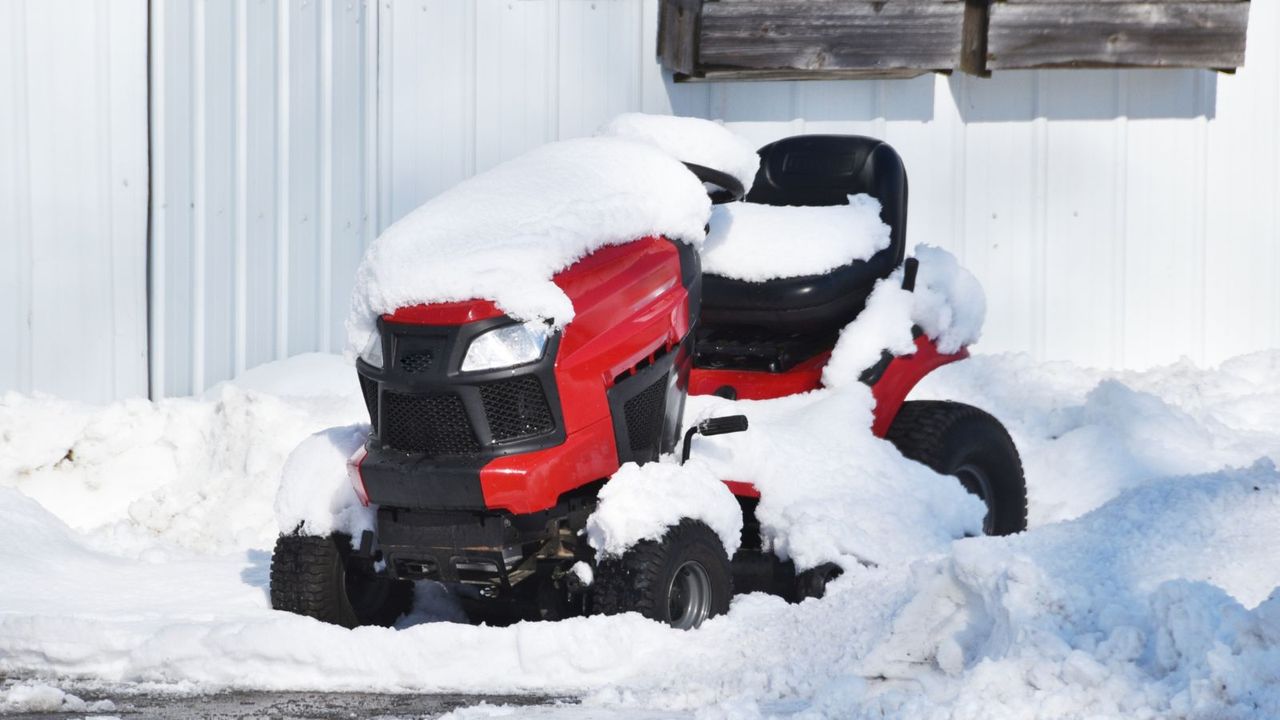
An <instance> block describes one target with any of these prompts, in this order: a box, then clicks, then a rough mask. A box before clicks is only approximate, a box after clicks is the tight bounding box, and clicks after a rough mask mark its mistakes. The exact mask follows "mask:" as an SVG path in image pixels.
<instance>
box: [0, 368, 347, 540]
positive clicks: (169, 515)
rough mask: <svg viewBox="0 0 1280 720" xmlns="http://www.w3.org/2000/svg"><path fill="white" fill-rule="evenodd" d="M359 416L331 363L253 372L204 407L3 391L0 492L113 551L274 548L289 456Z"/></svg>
mask: <svg viewBox="0 0 1280 720" xmlns="http://www.w3.org/2000/svg"><path fill="white" fill-rule="evenodd" d="M271 374H274V375H276V377H274V378H272V377H269V375H271ZM279 381H286V384H283V385H280V386H279V390H276V392H275V393H274V394H272V393H269V392H266V390H275V389H276V388H275V386H273V384H272V383H276V382H279ZM255 384H256V385H257V386H258V388H259V389H256V390H254V389H249V388H253V387H254V386H255ZM339 389H341V392H338V390H339ZM294 392H322V393H323V394H322V395H309V396H308V395H294V394H292V393H294ZM364 415H365V411H364V404H363V401H362V400H361V399H360V395H359V386H358V385H357V382H356V378H355V372H354V371H353V370H352V368H351V366H349V365H347V364H345V363H343V362H342V360H341V358H338V357H335V356H332V355H303V356H299V357H296V358H293V359H290V360H289V361H288V362H286V363H280V364H278V365H273V366H268V367H267V368H265V369H259V370H254V371H251V372H250V373H248V374H247V375H246V376H245V378H243V379H242V380H237V381H236V382H234V383H228V384H223V385H220V386H218V387H216V388H213V389H211V390H210V391H209V392H207V393H206V394H205V397H204V398H203V399H193V398H181V399H171V400H163V401H160V402H157V403H151V402H147V401H144V400H126V401H123V402H118V403H114V404H112V405H108V406H105V407H101V406H93V405H87V404H83V403H76V402H68V401H64V400H57V399H54V398H48V397H24V396H21V395H17V394H13V393H10V394H8V395H5V396H3V397H2V398H0V487H5V486H8V487H14V488H17V489H18V490H20V491H21V492H22V493H24V494H25V495H27V496H29V497H31V498H34V499H35V500H37V501H39V502H40V503H41V504H42V505H44V506H45V507H47V508H49V509H50V510H51V511H52V512H54V513H56V514H57V516H58V517H59V518H60V519H61V520H62V521H64V522H66V523H67V524H69V525H70V526H71V527H73V528H75V529H77V530H79V531H84V532H96V533H98V534H100V535H103V536H111V537H112V542H114V543H119V542H124V540H125V538H126V537H136V538H137V544H139V545H140V546H149V545H152V544H153V540H154V539H155V538H157V537H159V538H163V539H164V540H166V541H167V542H169V543H173V544H176V545H180V546H183V547H187V548H191V549H195V550H199V551H206V552H209V551H214V552H216V551H226V550H230V549H238V548H243V547H270V546H271V544H272V542H274V539H275V536H276V523H275V520H274V518H273V516H272V512H271V505H272V500H273V498H274V497H275V495H276V489H277V488H278V487H279V482H280V471H281V467H282V466H283V464H284V460H285V458H286V457H287V456H288V455H289V453H290V452H291V451H292V450H293V449H294V448H295V447H297V445H298V443H299V442H301V441H302V440H303V439H304V438H306V437H307V436H308V435H310V434H311V433H313V432H316V431H317V430H320V429H321V428H324V427H327V426H331V425H337V424H347V423H351V422H354V421H358V420H360V419H361V416H364ZM366 419H367V416H366Z"/></svg>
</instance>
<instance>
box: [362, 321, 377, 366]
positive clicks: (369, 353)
mask: <svg viewBox="0 0 1280 720" xmlns="http://www.w3.org/2000/svg"><path fill="white" fill-rule="evenodd" d="M360 359H361V360H363V361H365V362H367V363H369V364H370V365H372V366H374V367H376V368H378V369H379V370H381V369H382V333H380V332H378V331H377V330H374V331H373V335H371V336H370V337H369V344H368V345H365V346H364V350H361V351H360Z"/></svg>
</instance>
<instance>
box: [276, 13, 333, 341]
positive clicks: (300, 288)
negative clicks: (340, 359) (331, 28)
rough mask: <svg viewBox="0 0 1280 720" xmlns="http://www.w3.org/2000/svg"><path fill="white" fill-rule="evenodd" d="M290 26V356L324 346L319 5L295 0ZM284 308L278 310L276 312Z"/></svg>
mask: <svg viewBox="0 0 1280 720" xmlns="http://www.w3.org/2000/svg"><path fill="white" fill-rule="evenodd" d="M287 8H288V13H289V25H288V60H289V63H288V65H289V66H288V70H287V74H288V83H289V84H288V87H289V95H288V97H287V98H285V99H284V102H285V103H286V105H287V107H288V113H287V117H288V122H287V124H286V123H282V127H284V128H286V136H287V142H288V154H287V163H286V167H287V168H288V192H287V200H288V210H287V212H283V213H282V214H281V217H282V218H284V219H285V222H284V224H283V228H284V232H286V233H287V235H285V237H284V238H282V239H283V240H284V241H285V242H286V243H287V246H288V278H289V282H288V292H287V294H286V295H285V298H284V300H285V303H286V305H287V322H288V353H289V354H291V355H292V354H297V353H300V352H309V351H312V350H315V349H316V348H318V347H320V326H321V324H322V313H321V302H322V300H321V298H320V292H319V283H320V265H321V263H320V255H321V247H320V203H321V199H320V185H321V183H320V172H321V162H320V157H321V155H322V154H323V153H324V151H325V149H324V148H323V147H322V146H321V141H320V102H321V93H324V92H327V91H328V88H322V87H321V85H320V75H319V73H317V72H314V71H312V70H311V68H317V67H319V66H320V61H321V52H320V49H321V39H320V15H321V12H322V11H321V10H320V8H319V7H318V6H317V4H316V3H314V2H300V1H294V2H290V3H289V4H288V6H287ZM277 309H279V308H277Z"/></svg>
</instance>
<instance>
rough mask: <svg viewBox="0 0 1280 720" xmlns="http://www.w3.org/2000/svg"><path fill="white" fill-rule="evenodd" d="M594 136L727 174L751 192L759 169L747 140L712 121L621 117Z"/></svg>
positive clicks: (632, 115) (628, 115)
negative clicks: (644, 146) (639, 144)
mask: <svg viewBox="0 0 1280 720" xmlns="http://www.w3.org/2000/svg"><path fill="white" fill-rule="evenodd" d="M596 135H597V136H603V137H616V138H625V139H627V140H635V141H638V142H642V143H646V144H649V145H653V146H655V147H658V148H659V149H661V150H662V151H663V152H665V153H667V154H668V155H670V156H672V157H674V158H676V159H677V160H679V161H680V162H689V163H693V164H695V165H701V166H703V167H709V168H711V169H712V170H719V171H721V172H725V173H729V174H730V175H732V176H733V177H735V178H737V180H738V181H739V182H741V183H742V187H743V188H745V189H746V190H751V184H752V183H754V182H755V179H756V171H757V170H759V169H760V156H759V155H758V154H757V153H756V149H755V148H754V147H752V146H751V144H750V143H748V142H747V140H746V138H743V137H742V136H740V135H738V134H736V133H734V132H733V131H732V130H730V129H729V128H727V127H725V126H724V125H722V124H721V123H718V122H715V121H712V120H703V119H701V118H693V117H675V116H672V115H646V114H644V113H624V114H622V115H619V116H617V117H615V118H614V119H613V120H610V121H609V122H607V123H605V124H604V125H603V126H602V127H601V128H600V129H599V130H597V131H596Z"/></svg>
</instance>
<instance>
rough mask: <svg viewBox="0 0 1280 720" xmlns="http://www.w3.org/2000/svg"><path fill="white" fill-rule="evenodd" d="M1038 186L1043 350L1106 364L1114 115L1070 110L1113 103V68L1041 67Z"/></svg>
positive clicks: (1109, 359)
mask: <svg viewBox="0 0 1280 720" xmlns="http://www.w3.org/2000/svg"><path fill="white" fill-rule="evenodd" d="M1044 82H1045V83H1046V84H1047V85H1048V87H1047V88H1046V92H1045V99H1046V106H1045V107H1044V108H1043V109H1044V112H1045V114H1046V115H1047V116H1048V118H1050V119H1049V120H1048V122H1047V126H1046V133H1047V137H1046V141H1047V143H1048V144H1047V148H1046V152H1047V156H1046V163H1047V165H1046V173H1045V177H1046V185H1045V188H1044V191H1045V199H1044V203H1043V205H1044V212H1045V213H1046V217H1045V219H1044V227H1045V229H1046V235H1045V273H1044V285H1043V288H1042V292H1043V293H1044V295H1045V316H1044V322H1045V328H1044V336H1045V348H1044V354H1045V357H1047V358H1053V359H1055V360H1071V361H1074V362H1078V363H1082V364H1085V365H1093V366H1105V365H1111V364H1113V363H1114V362H1115V361H1116V360H1117V359H1118V353H1119V347H1118V346H1116V344H1115V342H1114V341H1115V339H1116V337H1117V334H1118V333H1117V327H1116V326H1117V325H1119V323H1120V321H1121V319H1122V318H1121V317H1120V314H1119V313H1116V312H1115V311H1114V310H1115V308H1116V307H1118V306H1119V300H1120V299H1119V298H1118V297H1116V294H1115V293H1116V288H1117V283H1116V282H1115V280H1114V276H1115V275H1116V274H1118V273H1119V272H1120V269H1119V268H1117V266H1116V263H1115V261H1114V260H1115V252H1114V250H1113V248H1114V247H1115V244H1116V243H1117V242H1120V238H1119V237H1117V236H1116V229H1117V228H1116V223H1115V213H1116V207H1115V202H1116V196H1117V187H1116V184H1117V178H1116V173H1115V167H1116V162H1117V154H1118V147H1117V144H1118V143H1117V138H1116V133H1115V130H1114V127H1115V124H1114V123H1113V122H1096V121H1093V120H1089V119H1087V118H1080V119H1076V118H1074V117H1073V115H1075V114H1076V113H1077V112H1078V111H1079V109H1080V108H1082V107H1088V108H1096V109H1111V110H1113V111H1114V110H1117V109H1118V108H1116V107H1115V106H1116V101H1117V84H1118V74H1117V73H1116V72H1114V71H1110V70H1081V71H1078V72H1073V73H1047V74H1046V75H1045V76H1044Z"/></svg>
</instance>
